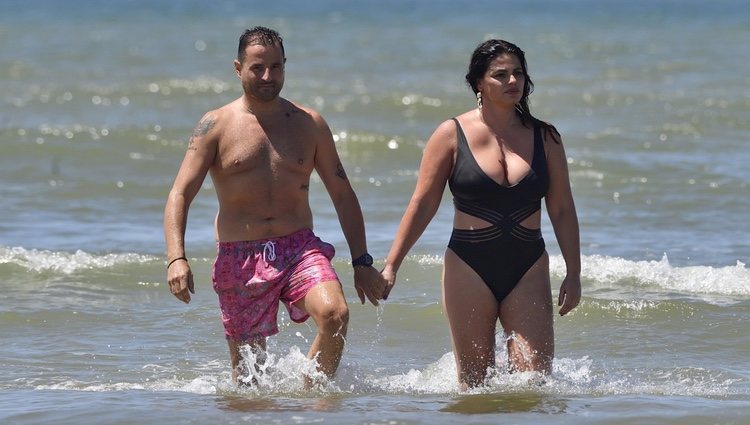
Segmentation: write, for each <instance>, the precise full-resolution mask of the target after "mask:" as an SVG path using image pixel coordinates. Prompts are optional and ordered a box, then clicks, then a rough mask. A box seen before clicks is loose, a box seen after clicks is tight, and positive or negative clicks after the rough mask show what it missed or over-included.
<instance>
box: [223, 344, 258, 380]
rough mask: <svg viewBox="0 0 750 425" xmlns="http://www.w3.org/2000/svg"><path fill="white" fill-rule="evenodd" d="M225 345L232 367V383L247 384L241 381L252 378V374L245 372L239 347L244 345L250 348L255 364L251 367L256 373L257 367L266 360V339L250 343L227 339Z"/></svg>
mask: <svg viewBox="0 0 750 425" xmlns="http://www.w3.org/2000/svg"><path fill="white" fill-rule="evenodd" d="M227 344H228V345H229V362H230V364H231V366H232V381H234V382H235V383H237V384H242V383H247V382H243V381H241V379H242V378H247V377H250V376H252V374H251V373H250V371H249V370H247V367H246V365H244V364H243V357H242V352H241V351H240V347H241V346H243V345H245V344H247V345H249V346H250V350H251V351H252V352H253V354H254V355H255V363H254V364H253V365H252V367H254V368H255V370H256V371H258V370H259V365H261V364H263V362H265V359H266V338H265V337H258V338H255V339H252V340H250V341H243V342H238V341H233V340H231V339H228V340H227ZM253 379H254V378H253Z"/></svg>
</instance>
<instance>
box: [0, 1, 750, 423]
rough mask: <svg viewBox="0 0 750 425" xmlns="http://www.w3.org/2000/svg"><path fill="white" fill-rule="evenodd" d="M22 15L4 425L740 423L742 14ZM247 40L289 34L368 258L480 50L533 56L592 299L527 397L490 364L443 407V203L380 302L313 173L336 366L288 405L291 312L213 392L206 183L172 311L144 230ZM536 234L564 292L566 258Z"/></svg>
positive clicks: (213, 9) (291, 92)
mask: <svg viewBox="0 0 750 425" xmlns="http://www.w3.org/2000/svg"><path fill="white" fill-rule="evenodd" d="M32 3H34V5H35V6H36V7H33V8H32V7H29V6H30V4H29V2H20V1H15V0H11V1H7V2H5V3H4V4H3V6H2V9H3V11H2V13H0V47H1V48H0V81H1V82H2V86H3V90H2V91H0V180H1V181H2V182H3V184H2V185H0V197H1V198H2V200H3V202H2V207H1V208H2V212H3V218H4V220H2V222H0V340H1V341H3V345H2V348H0V370H1V371H2V372H0V422H2V423H12V424H38V423H48V422H52V421H54V422H56V423H62V424H66V423H70V424H73V423H76V424H81V423H84V424H86V423H97V424H126V423H132V422H133V420H134V418H138V421H140V422H144V423H156V422H166V421H176V422H179V423H219V422H221V423H230V424H231V423H284V424H286V423H318V422H325V423H341V424H351V423H357V424H421V423H431V424H442V423H446V424H447V423H451V424H453V423H470V424H484V423H498V422H502V423H521V422H531V423H563V424H566V423H575V424H587V423H592V424H593V423H596V424H608V423H611V424H623V423H631V424H640V423H649V424H652V423H664V424H705V423H717V424H741V423H747V419H746V416H747V412H749V411H750V370H749V369H748V366H747V354H746V353H748V352H750V332H749V331H748V328H747V326H746V323H747V321H748V319H750V272H748V270H747V267H746V263H747V261H748V252H750V244H749V243H748V241H749V240H750V238H748V235H749V234H750V227H749V226H748V224H747V221H746V211H747V210H748V209H750V201H748V199H750V198H749V197H748V196H747V195H748V182H749V180H750V179H749V177H748V174H747V167H746V164H747V163H748V160H750V153H749V152H750V151H748V150H747V149H746V147H745V143H744V142H745V139H746V135H747V134H748V130H750V125H748V122H747V119H746V117H747V116H748V115H749V114H750V89H749V87H750V77H748V73H747V65H746V63H745V62H746V60H745V57H747V56H748V53H749V52H748V47H747V44H746V40H748V39H750V27H748V26H747V25H746V22H747V19H748V18H750V7H748V6H747V5H746V4H745V2H742V1H734V0H719V1H716V2H711V3H710V4H704V3H702V2H697V1H668V0H660V1H654V2H647V1H631V2H615V1H604V2H596V1H593V0H592V1H588V0H584V1H576V2H573V1H561V2H557V1H555V2H552V1H547V0H535V1H530V2H524V3H519V4H502V5H501V4H499V3H498V4H496V2H490V1H486V2H485V1H478V2H472V3H470V4H462V5H458V4H453V2H448V1H432V2H426V1H409V2H356V3H348V2H342V1H334V0H330V1H323V2H315V3H310V4H307V5H303V4H297V3H293V2H284V1H282V2H274V3H273V4H272V5H267V4H262V5H261V4H260V3H258V4H256V3H246V2H235V1H218V2H211V3H204V2H198V1H192V0H191V1H186V2H156V3H154V2H145V1H140V0H138V1H129V2H125V1H113V2H107V3H106V4H103V3H97V2H86V1H77V2H65V3H59V2H52V1H41V0H39V1H32ZM261 6H262V7H261ZM256 24H263V25H268V26H272V27H275V28H278V29H279V30H280V31H281V32H282V35H284V37H285V44H286V50H287V55H288V57H289V62H288V66H287V83H286V87H285V89H284V95H285V96H287V97H289V98H291V99H295V100H298V101H300V102H302V103H305V104H307V105H311V106H313V107H315V108H316V109H318V110H319V111H320V112H321V113H322V114H323V115H324V117H325V118H326V119H327V120H328V122H329V124H330V126H331V128H332V130H333V132H334V135H335V138H336V141H337V146H338V148H339V151H340V154H341V156H342V160H343V162H344V165H345V166H346V168H347V172H348V174H349V176H350V178H351V179H352V181H353V184H354V186H355V189H356V190H357V193H358V195H359V197H360V201H361V203H362V205H363V209H364V211H365V218H366V220H367V226H368V227H367V230H368V242H369V247H370V251H371V252H372V254H373V255H374V256H376V257H377V258H378V259H379V260H377V262H378V264H377V265H382V260H380V258H382V257H383V256H384V255H385V254H386V252H387V250H388V248H389V246H390V242H391V238H392V237H393V235H394V233H395V230H396V226H397V225H398V220H399V219H400V217H401V214H402V213H403V209H404V208H405V206H406V203H407V202H408V199H409V196H410V195H411V191H412V189H413V187H414V182H415V176H416V169H417V166H418V163H419V158H420V154H421V148H422V146H423V144H424V141H425V140H426V139H427V138H428V137H429V135H430V134H431V132H432V130H433V129H434V128H435V126H436V125H437V124H438V123H440V122H441V121H443V120H445V119H447V118H449V117H451V116H454V115H457V114H458V113H461V112H463V111H464V110H467V109H469V108H471V107H472V103H473V99H472V96H471V92H470V91H469V90H468V89H467V88H466V87H465V85H464V84H463V82H462V76H463V75H464V73H465V68H466V65H467V62H468V57H469V55H470V53H471V50H472V49H473V48H474V47H475V46H476V44H478V43H479V42H481V41H482V40H483V39H485V38H487V37H489V36H493V37H502V38H505V39H509V40H511V41H514V42H516V43H517V44H519V45H520V46H521V47H522V48H524V50H525V51H526V54H527V60H528V62H529V68H530V72H531V76H532V78H533V80H534V83H535V84H536V90H535V92H534V94H533V95H532V108H533V109H532V110H533V111H534V112H535V114H537V115H538V116H539V117H540V118H542V119H545V120H548V121H550V122H552V123H553V124H555V125H556V126H557V128H558V129H559V130H560V131H561V133H562V135H563V138H564V142H565V146H566V151H567V154H568V156H569V166H570V172H571V180H572V184H573V188H574V195H575V198H576V204H577V207H578V213H579V219H580V222H581V236H582V253H583V273H582V278H583V291H584V294H583V300H582V303H581V305H580V306H579V307H578V308H577V309H576V310H575V311H574V312H573V313H572V314H570V315H568V316H566V317H564V318H559V317H556V319H555V321H556V323H555V331H556V359H555V362H554V365H553V367H554V370H553V373H552V375H551V376H550V377H549V378H548V379H547V380H546V381H545V382H544V383H541V384H539V383H538V382H537V380H536V379H535V377H534V376H528V375H524V374H513V375H511V374H508V373H507V372H506V371H505V370H504V369H503V368H502V367H500V370H498V373H497V374H496V375H495V376H494V377H493V378H492V379H491V381H490V382H489V383H488V386H487V387H486V388H482V389H479V390H475V391H472V392H469V393H461V392H459V391H458V388H457V385H456V383H455V363H454V361H453V357H452V354H451V349H450V339H449V335H448V329H447V324H446V320H445V318H444V317H443V314H442V308H441V302H440V295H439V294H440V289H439V288H440V287H439V285H440V284H439V279H440V272H441V259H442V255H443V252H444V249H445V245H446V243H447V239H448V235H449V231H450V227H451V218H452V208H451V205H450V196H449V194H446V196H445V202H444V205H443V206H442V207H441V209H440V210H439V212H438V214H437V216H436V217H435V219H434V220H433V222H432V223H431V225H430V227H429V228H428V229H427V231H426V232H425V234H424V235H423V236H422V238H421V239H420V241H419V242H418V244H417V245H416V246H415V247H414V249H413V250H412V251H411V255H410V256H409V257H408V258H407V259H406V262H405V265H404V267H403V268H402V269H401V271H400V272H399V283H398V286H397V287H396V288H395V289H394V292H393V293H392V296H391V298H390V299H389V301H388V302H387V303H385V304H384V305H383V306H382V307H381V308H378V309H376V308H373V307H371V306H361V305H359V303H358V301H357V298H356V294H355V292H354V291H353V290H352V288H351V282H352V276H351V272H350V268H349V266H348V258H347V255H346V254H347V252H348V250H347V248H346V244H345V242H344V239H343V235H342V234H341V230H340V228H339V225H338V221H337V219H336V214H335V212H334V211H333V209H332V208H331V206H330V201H329V200H328V197H327V195H326V194H325V190H324V188H323V187H322V185H321V184H320V182H319V181H318V180H317V179H314V180H313V183H312V188H311V194H310V196H311V203H312V207H313V210H314V212H315V217H316V222H315V226H316V232H317V233H318V234H320V236H321V237H323V238H324V239H326V240H328V241H329V242H331V243H333V244H334V245H335V246H336V247H337V249H338V254H337V257H336V259H335V261H334V265H335V266H336V268H337V271H338V272H339V275H340V276H341V278H342V280H343V282H344V286H345V292H346V295H347V299H348V301H349V303H350V308H351V324H350V332H349V336H348V340H347V349H346V352H345V357H344V359H343V361H342V366H341V368H340V370H339V373H338V374H337V377H336V379H335V380H334V381H332V382H329V383H327V384H326V385H324V386H323V387H322V388H319V389H316V390H314V391H312V392H305V391H303V390H302V380H301V374H302V372H303V371H305V370H310V368H311V367H313V366H314V365H312V364H311V363H310V362H309V361H307V360H306V359H305V356H304V354H305V353H306V351H307V349H308V347H309V343H310V341H311V340H312V338H313V336H314V329H313V325H312V324H310V325H309V326H308V325H296V324H291V323H290V321H289V319H288V317H287V316H286V315H285V314H282V315H280V321H281V326H280V328H281V332H280V334H279V335H278V336H276V337H274V338H272V339H271V340H270V342H269V348H270V354H271V357H270V358H269V362H268V368H267V369H266V371H265V374H264V375H263V376H262V377H261V379H260V385H259V386H258V387H257V388H255V389H250V390H238V389H237V388H235V387H233V386H232V385H231V384H230V383H229V367H228V355H227V352H226V351H227V350H226V344H225V343H224V341H223V334H222V329H221V323H220V321H219V317H218V308H217V303H216V296H215V294H214V293H213V291H212V289H211V285H210V267H211V261H212V259H213V255H214V244H213V241H212V237H213V235H212V229H211V223H212V220H213V216H214V214H215V209H216V202H215V195H214V193H213V187H212V185H211V182H210V180H207V181H206V183H205V185H204V189H203V191H202V192H201V194H200V195H199V196H198V198H197V199H196V200H195V202H194V204H193V206H192V208H191V211H190V219H189V227H188V235H187V250H188V254H189V255H188V256H189V257H190V260H191V264H192V265H193V267H194V272H195V275H196V280H197V288H196V289H197V294H196V296H195V297H194V299H193V302H191V304H190V305H188V306H185V305H183V304H182V303H180V302H178V301H176V300H175V299H174V297H172V296H171V295H170V294H169V291H168V290H167V288H166V285H165V272H164V264H165V262H164V258H163V251H164V245H163V241H162V230H161V214H162V211H163V206H164V201H165V197H166V194H167V192H168V190H169V187H170V185H171V182H172V179H173V178H174V174H175V173H176V171H177V167H178V165H179V162H180V160H181V158H182V155H183V152H184V149H185V147H186V140H187V137H188V135H189V134H190V132H191V130H192V128H193V126H194V125H195V123H196V122H197V120H198V119H199V118H200V116H201V115H202V114H203V113H204V112H205V111H206V110H208V109H212V108H214V107H216V106H219V105H221V104H224V103H226V102H228V101H231V100H232V99H234V98H236V97H237V96H239V94H240V91H239V85H238V84H237V81H236V77H234V75H233V73H232V68H231V61H232V59H233V56H234V55H235V54H236V53H235V52H236V40H237V37H238V36H239V34H240V32H241V31H242V29H244V28H246V27H250V26H253V25H256ZM543 231H544V235H545V239H546V240H547V246H548V249H549V251H550V254H551V269H552V281H553V294H554V293H555V292H556V289H557V286H558V285H559V283H560V281H561V280H562V278H563V272H564V265H563V262H562V258H561V256H560V255H559V250H558V248H557V245H556V243H555V239H554V234H553V232H552V230H551V226H550V224H549V222H548V221H547V220H546V219H545V220H544V223H543ZM498 340H499V341H502V335H498ZM505 356H506V353H505V351H504V348H503V346H502V343H501V342H499V343H498V359H497V360H498V364H500V365H502V364H504V362H505V359H506V357H505Z"/></svg>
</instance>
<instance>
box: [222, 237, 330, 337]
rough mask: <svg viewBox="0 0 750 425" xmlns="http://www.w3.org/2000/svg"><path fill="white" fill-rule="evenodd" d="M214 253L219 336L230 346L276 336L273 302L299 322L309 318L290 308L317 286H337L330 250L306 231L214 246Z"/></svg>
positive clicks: (275, 311) (297, 309) (275, 308)
mask: <svg viewBox="0 0 750 425" xmlns="http://www.w3.org/2000/svg"><path fill="white" fill-rule="evenodd" d="M216 251H217V252H216V261H215V262H214V268H213V274H212V280H213V286H214V290H215V291H216V293H217V294H218V295H219V306H220V308H221V320H222V322H223V323H224V334H225V335H226V337H227V339H229V340H232V341H238V342H243V341H250V340H252V339H255V338H258V337H264V336H271V335H274V334H276V333H278V331H279V329H278V325H277V322H276V315H277V313H278V311H279V301H282V302H284V304H285V305H286V308H287V311H289V317H290V318H291V319H292V320H293V321H295V322H297V323H301V322H304V321H305V320H307V318H308V317H310V316H309V315H308V314H307V313H306V312H305V311H304V310H302V309H301V308H299V307H297V306H295V305H294V303H295V302H297V301H299V300H301V299H302V298H304V296H305V295H307V293H308V291H310V289H311V288H312V287H314V286H315V285H317V284H318V283H321V282H328V281H338V280H339V278H338V276H337V275H336V272H335V271H334V269H333V266H331V259H332V258H333V256H334V254H335V250H334V248H333V245H331V244H329V243H326V242H323V241H322V240H321V239H320V238H318V237H317V236H315V234H314V233H313V231H312V230H310V229H302V230H299V231H297V232H294V233H292V234H291V235H287V236H282V237H278V238H272V239H262V240H257V241H238V242H218V243H217V244H216Z"/></svg>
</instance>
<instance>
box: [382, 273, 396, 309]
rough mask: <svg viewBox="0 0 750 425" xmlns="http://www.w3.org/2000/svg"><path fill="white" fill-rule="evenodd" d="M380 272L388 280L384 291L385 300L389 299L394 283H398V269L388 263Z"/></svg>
mask: <svg viewBox="0 0 750 425" xmlns="http://www.w3.org/2000/svg"><path fill="white" fill-rule="evenodd" d="M380 274H381V275H382V276H383V279H385V282H386V285H385V291H383V301H385V300H387V299H388V295H390V293H391V289H393V285H395V284H396V271H395V270H393V267H391V266H390V265H389V264H387V265H386V266H385V267H384V268H383V270H382V271H381V272H380Z"/></svg>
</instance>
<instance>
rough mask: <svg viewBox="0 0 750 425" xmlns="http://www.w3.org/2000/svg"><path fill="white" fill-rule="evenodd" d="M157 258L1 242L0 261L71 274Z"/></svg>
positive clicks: (39, 270) (25, 267)
mask: <svg viewBox="0 0 750 425" xmlns="http://www.w3.org/2000/svg"><path fill="white" fill-rule="evenodd" d="M157 259H158V258H157V257H154V256H149V255H142V254H132V253H122V254H103V255H96V254H90V253H87V252H84V251H81V250H78V251H76V252H74V253H69V252H62V251H47V250H36V249H26V248H21V247H12V248H8V247H4V246H0V264H15V265H17V266H20V267H23V268H24V269H27V270H29V271H34V272H47V271H50V272H55V273H62V274H70V273H75V272H77V271H80V270H90V269H105V268H109V267H113V266H118V265H126V264H139V263H147V262H151V261H155V260H157Z"/></svg>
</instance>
